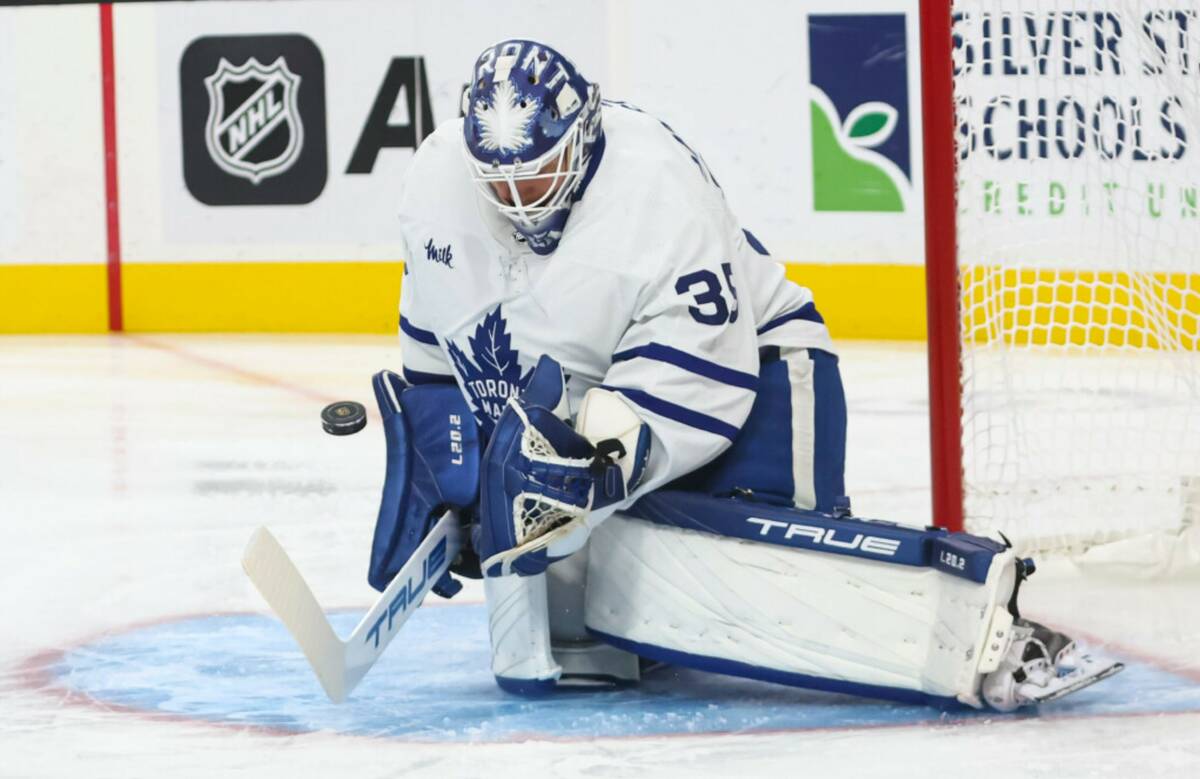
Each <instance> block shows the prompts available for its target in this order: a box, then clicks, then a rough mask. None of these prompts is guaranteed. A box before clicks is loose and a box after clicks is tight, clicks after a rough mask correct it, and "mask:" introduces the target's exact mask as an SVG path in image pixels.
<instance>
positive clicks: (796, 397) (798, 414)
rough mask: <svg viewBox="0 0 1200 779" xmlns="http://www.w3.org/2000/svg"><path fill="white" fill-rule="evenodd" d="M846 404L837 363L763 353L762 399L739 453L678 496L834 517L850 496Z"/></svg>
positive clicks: (683, 483)
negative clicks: (724, 498)
mask: <svg viewBox="0 0 1200 779" xmlns="http://www.w3.org/2000/svg"><path fill="white" fill-rule="evenodd" d="M845 467H846V396H845V393H844V391H843V389H842V378H841V373H840V372H839V371H838V358H837V355H834V354H830V353H828V352H824V351H821V350H819V349H790V350H789V349H784V350H782V351H781V350H780V349H779V348H778V347H768V348H765V349H763V350H762V355H761V366H760V368H759V385H758V396H757V397H756V398H755V400H754V406H753V407H752V408H751V410H750V416H749V418H747V420H746V422H745V424H744V425H742V429H741V432H740V433H739V434H738V437H737V438H736V439H734V442H733V445H732V446H730V448H729V449H728V450H726V451H725V452H724V453H722V454H721V456H720V457H718V458H717V459H716V460H714V461H713V462H711V463H709V464H708V465H706V466H705V467H703V468H701V469H700V470H698V471H696V472H694V473H691V474H689V475H687V476H685V477H683V478H682V479H679V480H678V481H676V482H675V483H673V484H672V485H671V488H672V489H684V490H688V491H692V492H704V493H708V494H711V495H737V494H740V495H746V494H747V493H751V494H752V495H753V497H754V498H755V499H756V500H761V501H765V502H769V503H775V504H779V505H792V506H796V507H797V508H804V509H816V510H818V511H825V512H830V511H832V510H833V507H834V501H836V500H837V499H838V498H840V497H842V496H843V495H845V494H846V485H845V476H844V473H845Z"/></svg>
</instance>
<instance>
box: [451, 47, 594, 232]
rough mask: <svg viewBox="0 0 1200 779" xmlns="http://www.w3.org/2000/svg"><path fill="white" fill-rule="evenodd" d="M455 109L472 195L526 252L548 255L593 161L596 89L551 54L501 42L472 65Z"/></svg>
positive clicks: (557, 56) (563, 61) (544, 50)
mask: <svg viewBox="0 0 1200 779" xmlns="http://www.w3.org/2000/svg"><path fill="white" fill-rule="evenodd" d="M462 109H463V116H464V119H463V141H464V143H465V151H466V159H467V165H468V167H469V169H470V172H471V177H472V178H473V179H474V180H475V183H476V185H477V186H478V188H479V191H480V193H481V194H482V196H483V197H484V198H485V199H486V200H487V201H488V202H489V203H490V204H491V205H492V206H494V207H495V208H496V209H497V210H498V211H499V212H500V213H501V214H502V215H503V216H505V217H506V218H507V219H508V220H509V221H510V222H511V223H512V225H513V227H514V228H515V229H516V230H517V232H518V233H519V234H520V235H521V236H522V237H523V238H524V239H525V240H526V242H527V243H528V244H529V247H530V248H531V249H532V250H533V251H534V252H536V253H537V254H543V255H544V254H550V253H551V252H553V251H554V249H555V247H556V246H557V245H558V240H559V239H560V238H561V237H562V230H563V226H564V225H565V224H566V222H567V216H568V214H569V213H570V209H571V205H572V204H573V203H574V202H575V201H576V200H578V199H579V197H580V196H581V195H582V182H583V180H584V178H585V177H586V175H587V171H588V168H589V164H590V163H591V162H592V159H593V157H594V156H595V157H596V159H597V161H598V159H599V151H598V149H599V148H600V146H598V145H597V144H598V143H600V144H601V145H602V140H601V138H602V135H601V129H600V89H599V87H598V86H596V85H595V84H590V83H588V81H587V79H585V78H584V77H583V76H582V75H580V74H579V72H578V71H577V70H576V69H575V66H574V65H573V64H572V63H571V61H570V60H568V59H567V58H565V57H563V56H562V55H561V54H559V53H558V52H557V51H555V50H554V49H551V48H550V47H548V46H545V45H543V44H541V43H536V42H533V41H525V40H509V41H503V42H501V43H498V44H496V45H495V46H492V47H491V48H488V49H486V50H484V52H483V53H482V54H481V55H480V56H479V59H478V60H476V62H475V72H474V77H473V79H472V81H471V84H470V86H469V87H468V89H467V90H466V91H465V92H464V93H463V106H462Z"/></svg>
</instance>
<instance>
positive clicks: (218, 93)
mask: <svg viewBox="0 0 1200 779" xmlns="http://www.w3.org/2000/svg"><path fill="white" fill-rule="evenodd" d="M204 86H205V88H206V89H207V90H208V123H207V125H206V126H205V133H204V140H205V143H206V145H207V146H208V153H209V154H210V155H211V156H212V159H213V162H215V163H216V164H217V166H218V167H220V168H221V170H223V171H225V172H226V173H229V174H231V175H234V176H241V177H242V178H245V179H249V180H250V181H251V182H253V183H255V184H258V183H259V182H260V181H262V180H263V179H265V178H268V177H270V176H277V175H279V174H280V173H284V172H285V171H287V170H288V169H289V168H291V167H292V165H294V164H295V162H296V159H297V158H298V157H299V156H300V151H301V149H302V148H303V147H304V125H303V123H302V122H301V121H300V111H299V108H298V106H297V99H296V96H297V93H298V92H299V91H300V76H298V75H296V74H295V73H293V72H291V71H290V70H288V66H287V62H285V61H284V58H283V57H279V58H278V59H276V60H275V61H274V62H272V63H271V64H270V65H268V66H264V65H263V64H262V63H260V62H259V61H258V60H257V59H256V58H254V57H250V58H249V59H248V60H246V62H245V63H244V64H242V65H241V66H239V67H234V66H233V65H232V64H231V63H230V62H229V61H228V60H226V59H225V58H224V57H222V58H221V61H220V63H219V64H218V65H217V70H216V72H215V73H213V74H212V75H211V76H209V77H208V78H206V79H204Z"/></svg>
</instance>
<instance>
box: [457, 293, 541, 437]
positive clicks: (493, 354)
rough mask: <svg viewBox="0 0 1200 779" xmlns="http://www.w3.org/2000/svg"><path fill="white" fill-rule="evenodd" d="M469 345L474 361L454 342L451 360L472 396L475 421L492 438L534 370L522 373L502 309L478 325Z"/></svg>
mask: <svg viewBox="0 0 1200 779" xmlns="http://www.w3.org/2000/svg"><path fill="white" fill-rule="evenodd" d="M467 343H468V345H469V346H470V347H471V354H472V355H473V356H474V358H475V359H474V361H472V360H471V359H470V358H469V357H467V355H466V354H465V353H464V352H463V350H462V349H459V348H458V345H457V344H455V343H454V342H453V341H451V342H450V358H451V359H452V360H453V361H454V368H455V370H457V371H458V375H459V376H461V377H462V383H463V386H464V387H465V388H466V390H467V393H468V394H469V395H470V396H471V405H472V406H473V407H474V410H475V420H476V421H477V422H479V426H480V427H481V428H482V429H483V432H484V435H488V436H490V435H491V434H492V431H493V430H494V429H495V427H496V420H497V419H499V418H500V413H501V412H502V411H504V407H505V406H506V405H507V404H508V399H509V398H511V397H516V396H517V395H520V394H521V392H522V391H523V390H524V389H525V386H526V385H527V384H529V377H530V376H532V375H533V368H530V369H529V370H527V371H525V372H524V373H522V371H521V363H520V361H519V359H518V355H517V352H516V350H514V349H513V348H512V337H511V336H509V334H508V323H507V322H506V321H504V317H503V316H501V315H500V306H496V310H495V311H493V312H492V313H490V314H488V315H487V316H485V317H484V318H483V321H482V322H480V323H479V324H478V325H476V327H475V335H473V336H468V337H467Z"/></svg>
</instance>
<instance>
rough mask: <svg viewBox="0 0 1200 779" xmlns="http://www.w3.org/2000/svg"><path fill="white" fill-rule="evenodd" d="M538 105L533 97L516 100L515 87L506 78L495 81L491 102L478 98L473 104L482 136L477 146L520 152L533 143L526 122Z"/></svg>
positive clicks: (531, 117)
mask: <svg viewBox="0 0 1200 779" xmlns="http://www.w3.org/2000/svg"><path fill="white" fill-rule="evenodd" d="M538 108H539V105H538V102H537V101H536V100H529V99H525V98H520V99H518V97H517V90H516V88H515V87H513V85H512V82H510V81H507V80H505V81H498V82H496V88H495V89H494V90H493V91H492V104H491V105H490V106H489V105H487V104H486V103H484V102H483V101H482V100H481V101H479V103H477V104H476V105H475V116H476V118H477V119H478V121H479V129H480V131H481V132H482V136H481V137H480V139H479V145H480V146H482V147H483V148H485V149H487V150H488V151H500V152H506V151H520V150H521V149H524V148H525V147H526V146H529V145H530V144H531V143H533V140H532V139H531V138H530V137H529V123H530V121H532V120H533V117H534V115H535V114H536V113H537V110H538Z"/></svg>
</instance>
